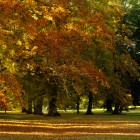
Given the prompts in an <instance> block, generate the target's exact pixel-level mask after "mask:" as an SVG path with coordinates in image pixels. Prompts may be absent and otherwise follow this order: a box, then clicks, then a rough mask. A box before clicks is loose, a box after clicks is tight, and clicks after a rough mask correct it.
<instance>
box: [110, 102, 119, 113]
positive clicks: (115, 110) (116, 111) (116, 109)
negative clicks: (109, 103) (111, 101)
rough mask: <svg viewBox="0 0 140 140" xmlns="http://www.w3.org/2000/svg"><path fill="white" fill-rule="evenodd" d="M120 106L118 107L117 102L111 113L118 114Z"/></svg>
mask: <svg viewBox="0 0 140 140" xmlns="http://www.w3.org/2000/svg"><path fill="white" fill-rule="evenodd" d="M119 109H120V107H119V104H117V103H116V104H115V109H114V111H113V113H112V114H114V115H118V114H120V110H119Z"/></svg>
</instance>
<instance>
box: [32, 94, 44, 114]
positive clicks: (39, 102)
mask: <svg viewBox="0 0 140 140" xmlns="http://www.w3.org/2000/svg"><path fill="white" fill-rule="evenodd" d="M42 106H43V97H42V96H41V97H38V98H37V99H36V101H35V105H34V115H43V112H42Z"/></svg>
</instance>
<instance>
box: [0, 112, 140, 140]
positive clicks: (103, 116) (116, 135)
mask: <svg viewBox="0 0 140 140" xmlns="http://www.w3.org/2000/svg"><path fill="white" fill-rule="evenodd" d="M93 112H94V115H84V114H83V113H81V114H80V115H77V114H75V113H71V112H69V111H68V112H66V113H64V112H62V113H61V116H60V117H47V116H38V115H36V116H35V115H27V114H23V113H20V112H7V114H4V112H0V140H46V139H50V140H62V139H63V140H75V139H76V140H108V139H109V140H136V139H140V109H137V110H131V111H130V112H124V113H123V115H111V114H107V113H105V112H104V110H94V111H93Z"/></svg>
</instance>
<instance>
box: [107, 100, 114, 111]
mask: <svg viewBox="0 0 140 140" xmlns="http://www.w3.org/2000/svg"><path fill="white" fill-rule="evenodd" d="M105 104H106V106H105V107H106V109H107V112H112V111H113V110H112V101H111V100H110V99H107V101H106V103H105Z"/></svg>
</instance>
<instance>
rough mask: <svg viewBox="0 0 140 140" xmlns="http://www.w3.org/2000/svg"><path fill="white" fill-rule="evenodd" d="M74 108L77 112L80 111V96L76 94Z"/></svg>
mask: <svg viewBox="0 0 140 140" xmlns="http://www.w3.org/2000/svg"><path fill="white" fill-rule="evenodd" d="M76 110H77V114H79V113H80V111H79V110H80V96H79V95H78V96H77V102H76Z"/></svg>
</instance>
